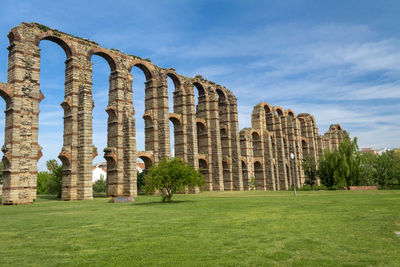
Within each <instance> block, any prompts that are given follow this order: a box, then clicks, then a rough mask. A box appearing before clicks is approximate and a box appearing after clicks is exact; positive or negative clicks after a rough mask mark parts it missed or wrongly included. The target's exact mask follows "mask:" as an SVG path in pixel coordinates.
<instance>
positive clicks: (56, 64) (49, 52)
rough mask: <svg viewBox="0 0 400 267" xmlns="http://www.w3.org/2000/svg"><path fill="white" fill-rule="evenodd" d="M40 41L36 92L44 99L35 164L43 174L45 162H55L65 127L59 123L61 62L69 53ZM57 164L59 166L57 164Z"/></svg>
mask: <svg viewBox="0 0 400 267" xmlns="http://www.w3.org/2000/svg"><path fill="white" fill-rule="evenodd" d="M44 40H48V41H40V42H39V44H38V45H39V48H40V50H41V53H40V90H41V92H42V94H43V95H44V96H45V98H44V99H43V100H42V101H41V102H40V105H39V110H40V114H39V123H38V143H39V145H41V146H42V157H41V158H40V159H39V161H38V172H40V171H47V167H46V162H47V161H48V160H51V159H55V160H57V161H58V155H59V153H60V151H61V148H62V146H63V141H62V140H63V133H64V132H63V129H64V127H65V126H67V125H65V122H64V121H63V115H64V114H63V109H62V107H61V106H60V104H61V103H62V102H63V101H64V96H65V88H64V81H65V65H64V64H62V62H65V60H66V58H68V56H70V49H69V48H68V49H66V46H65V45H64V42H62V41H61V40H60V39H58V38H45V39H44ZM55 43H56V44H55ZM61 44H63V45H61ZM60 46H61V47H60ZM63 46H64V47H63ZM67 51H68V52H67ZM27 75H30V74H27ZM28 78H29V77H28ZM58 163H59V164H62V163H60V161H58ZM64 167H66V166H64ZM64 169H65V168H64Z"/></svg>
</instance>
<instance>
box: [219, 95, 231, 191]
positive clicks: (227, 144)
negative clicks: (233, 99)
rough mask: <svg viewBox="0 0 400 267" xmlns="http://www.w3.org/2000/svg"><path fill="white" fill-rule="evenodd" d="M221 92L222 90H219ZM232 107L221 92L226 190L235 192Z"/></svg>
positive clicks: (222, 148) (223, 164) (220, 105)
mask: <svg viewBox="0 0 400 267" xmlns="http://www.w3.org/2000/svg"><path fill="white" fill-rule="evenodd" d="M217 91H218V92H220V89H217ZM229 113H230V106H229V102H228V99H227V96H226V95H225V94H224V93H222V92H220V93H218V116H219V127H220V137H221V151H222V162H223V163H222V168H223V177H224V178H223V179H224V190H225V191H232V190H233V179H232V158H231V155H232V148H231V135H230V132H231V127H230V126H231V125H230V120H229Z"/></svg>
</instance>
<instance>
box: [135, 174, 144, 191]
mask: <svg viewBox="0 0 400 267" xmlns="http://www.w3.org/2000/svg"><path fill="white" fill-rule="evenodd" d="M136 177H137V190H138V192H142V189H143V186H144V171H142V172H137V176H136Z"/></svg>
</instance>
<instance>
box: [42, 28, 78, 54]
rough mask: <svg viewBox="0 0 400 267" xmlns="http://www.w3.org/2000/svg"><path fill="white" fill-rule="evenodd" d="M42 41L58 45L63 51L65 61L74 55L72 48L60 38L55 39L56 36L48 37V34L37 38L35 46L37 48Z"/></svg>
mask: <svg viewBox="0 0 400 267" xmlns="http://www.w3.org/2000/svg"><path fill="white" fill-rule="evenodd" d="M42 40H48V41H51V42H53V43H56V44H58V45H59V46H60V47H61V48H62V49H63V50H64V52H65V55H66V57H67V59H69V58H70V57H72V56H73V55H74V54H75V53H74V52H73V50H72V46H70V45H68V43H67V41H65V40H64V39H63V38H62V37H57V36H54V35H50V34H44V35H41V36H37V39H36V41H35V44H36V45H37V46H38V47H39V43H40V42H41V41H42Z"/></svg>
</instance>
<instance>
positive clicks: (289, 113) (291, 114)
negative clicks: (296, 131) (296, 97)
mask: <svg viewBox="0 0 400 267" xmlns="http://www.w3.org/2000/svg"><path fill="white" fill-rule="evenodd" d="M288 116H289V117H292V118H294V117H295V116H294V113H293V111H291V110H290V111H289V112H288Z"/></svg>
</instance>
